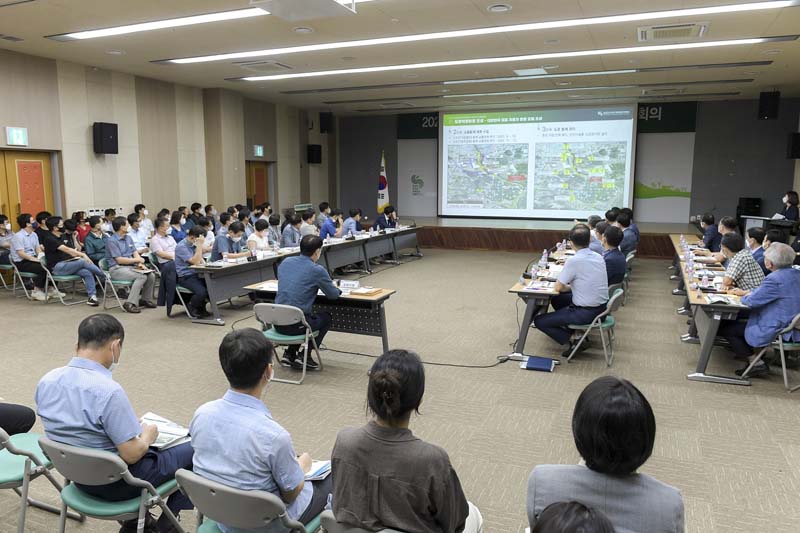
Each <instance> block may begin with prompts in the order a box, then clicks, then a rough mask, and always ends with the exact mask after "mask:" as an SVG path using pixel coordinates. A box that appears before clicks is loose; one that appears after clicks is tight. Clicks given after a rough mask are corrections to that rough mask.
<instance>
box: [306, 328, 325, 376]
mask: <svg viewBox="0 0 800 533" xmlns="http://www.w3.org/2000/svg"><path fill="white" fill-rule="evenodd" d="M309 339H310V340H311V346H313V347H314V352H315V353H316V354H317V362H318V363H319V369H320V371H322V354H320V353H319V347H318V346H317V339H316V338H315V337H314V335H313V334H311V335H310V336H309Z"/></svg>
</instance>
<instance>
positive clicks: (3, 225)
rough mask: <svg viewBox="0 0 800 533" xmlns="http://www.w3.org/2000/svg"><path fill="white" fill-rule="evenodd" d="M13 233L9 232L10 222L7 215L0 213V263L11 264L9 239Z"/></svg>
mask: <svg viewBox="0 0 800 533" xmlns="http://www.w3.org/2000/svg"><path fill="white" fill-rule="evenodd" d="M13 238H14V234H13V233H12V232H11V222H9V221H8V217H7V216H5V215H0V265H10V264H11V259H10V257H11V239H13Z"/></svg>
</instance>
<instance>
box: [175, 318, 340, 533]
mask: <svg viewBox="0 0 800 533" xmlns="http://www.w3.org/2000/svg"><path fill="white" fill-rule="evenodd" d="M274 351H275V350H274V348H273V346H272V344H271V343H270V342H269V341H268V340H267V339H265V338H264V335H263V334H262V333H261V332H260V331H258V330H256V329H253V328H245V329H238V330H235V331H231V332H230V333H228V334H227V335H226V336H225V338H223V339H222V342H221V343H220V346H219V362H220V366H222V371H223V372H224V373H225V377H226V378H227V379H228V384H229V389H228V391H227V392H226V393H225V395H224V396H223V397H222V398H221V399H219V400H214V401H211V402H208V403H206V404H204V405H202V406H200V407H199V408H198V409H197V411H196V412H195V414H194V418H193V419H192V423H191V425H190V426H189V432H190V433H191V435H192V448H194V459H193V461H194V468H193V470H194V472H195V473H197V474H198V475H200V476H202V477H204V478H206V479H210V480H212V481H216V482H218V483H222V484H224V485H227V486H229V487H233V488H237V489H240V490H247V491H250V490H263V491H267V492H271V493H272V494H274V495H276V496H277V497H279V498H281V500H282V501H283V502H285V503H286V513H287V514H288V516H289V518H290V519H292V520H297V521H299V522H301V523H303V524H307V523H308V522H310V521H311V520H312V519H313V518H314V517H316V516H317V515H319V513H321V512H322V510H323V509H324V508H325V505H326V504H327V503H328V495H329V494H330V492H331V481H332V476H328V477H327V478H325V479H324V480H321V481H306V480H305V474H306V473H308V472H309V471H310V470H311V464H312V461H311V456H310V455H309V454H308V453H303V454H300V455H298V454H297V453H295V449H294V445H293V444H292V437H291V435H290V434H289V432H288V431H286V429H284V428H283V426H281V425H280V424H279V423H278V422H276V421H275V419H274V418H273V416H272V413H270V411H269V409H268V408H267V406H266V405H264V402H263V400H262V397H263V396H264V391H265V390H266V387H267V384H268V383H269V381H270V380H271V379H272V377H273V374H274V370H273V364H274V363H273V357H274V355H273V354H274ZM231 437H234V438H231ZM220 450H224V453H220ZM219 526H220V529H221V530H222V531H225V532H228V531H231V528H229V527H228V526H226V525H225V524H219ZM269 530H271V528H269ZM281 530H282V529H281ZM235 531H241V530H238V529H236V530H235ZM258 531H262V529H259V530H258Z"/></svg>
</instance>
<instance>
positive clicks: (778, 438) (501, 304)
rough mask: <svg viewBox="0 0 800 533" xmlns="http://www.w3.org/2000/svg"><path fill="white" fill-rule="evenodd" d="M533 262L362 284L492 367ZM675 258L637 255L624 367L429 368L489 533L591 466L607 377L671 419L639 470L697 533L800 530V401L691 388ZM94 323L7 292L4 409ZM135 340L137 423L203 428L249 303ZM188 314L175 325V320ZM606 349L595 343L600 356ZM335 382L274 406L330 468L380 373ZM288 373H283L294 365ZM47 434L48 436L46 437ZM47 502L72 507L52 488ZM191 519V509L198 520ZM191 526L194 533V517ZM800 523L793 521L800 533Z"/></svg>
mask: <svg viewBox="0 0 800 533" xmlns="http://www.w3.org/2000/svg"><path fill="white" fill-rule="evenodd" d="M528 259H529V257H527V256H525V255H523V254H512V253H490V252H461V251H439V250H426V251H425V257H424V258H423V259H421V260H416V261H412V262H410V263H408V264H405V265H402V266H399V267H393V268H392V267H379V269H382V270H381V271H380V272H378V273H376V274H374V275H373V276H371V277H369V278H366V279H365V283H368V284H370V285H374V286H380V287H390V288H394V289H397V291H398V292H397V294H396V295H394V296H393V297H392V298H391V299H390V300H389V302H388V304H387V308H386V315H387V318H388V320H389V339H390V345H391V346H392V347H395V348H409V349H413V350H416V351H417V352H418V353H419V354H420V355H421V357H422V358H423V359H424V360H425V361H430V362H438V363H454V364H464V365H487V364H491V363H493V362H494V361H495V358H496V357H497V356H499V355H503V354H507V353H509V351H510V343H511V342H512V341H513V340H514V339H515V337H516V333H517V317H518V316H519V317H521V315H522V306H520V307H519V309H515V305H516V299H515V298H514V297H513V296H512V295H510V294H508V293H507V292H506V291H507V289H508V287H510V286H511V285H512V284H513V283H514V282H515V281H516V280H517V278H518V276H519V273H520V271H521V270H522V269H523V267H524V265H525V264H526V263H527V261H528ZM666 267H667V262H665V261H648V260H639V261H638V262H637V264H636V266H635V271H634V276H633V280H632V282H631V292H630V296H629V298H628V304H627V306H626V307H624V308H623V309H622V310H621V311H620V312H619V314H618V315H617V318H618V323H619V325H618V328H617V343H616V348H617V351H616V359H615V362H614V366H613V368H610V369H608V368H606V366H605V364H604V362H603V357H602V352H598V351H597V350H591V351H587V352H585V353H584V354H581V355H579V356H578V357H577V358H576V360H575V361H574V362H573V363H571V364H569V365H567V364H564V365H561V366H560V367H558V368H557V370H556V372H555V373H553V374H545V373H538V372H528V371H524V370H521V369H519V368H518V366H517V364H515V363H513V362H509V363H505V364H503V365H500V366H497V367H495V368H488V369H468V368H452V367H443V366H428V367H427V368H426V370H427V390H426V395H425V400H424V402H423V405H422V409H421V411H422V414H421V416H419V417H416V418H414V419H413V421H412V429H413V430H414V431H415V432H416V433H417V434H418V435H419V436H421V437H422V438H424V439H426V440H429V441H431V442H434V443H437V444H439V445H441V446H443V447H444V448H445V449H446V450H447V451H448V452H449V454H450V457H451V460H452V462H453V465H454V466H455V469H456V471H457V472H458V474H459V476H460V478H461V481H462V483H463V485H464V488H465V491H466V493H467V496H468V497H469V499H470V500H472V501H473V502H474V503H476V504H477V505H478V506H479V507H480V509H481V511H482V513H483V515H484V518H485V531H486V532H487V533H489V532H492V533H494V532H521V531H523V530H524V528H525V526H526V523H525V522H526V519H525V490H526V480H527V477H528V474H529V472H530V470H531V468H533V466H534V465H536V464H542V463H576V462H577V461H578V460H579V457H578V454H577V452H576V451H575V447H574V445H573V442H572V435H571V429H570V417H571V413H572V408H573V405H574V403H575V399H576V398H577V395H578V394H579V392H580V391H581V390H582V388H583V387H584V386H585V385H586V384H587V383H589V382H590V381H591V380H592V379H593V378H594V377H596V376H599V375H603V374H607V373H610V374H616V375H619V376H623V377H625V378H627V379H630V380H632V381H633V382H634V383H635V384H636V385H637V386H639V387H640V388H641V389H642V390H643V392H644V393H645V395H646V396H647V397H648V399H649V400H650V402H651V404H652V405H653V408H654V409H655V412H656V418H657V421H658V436H657V442H656V447H655V451H654V453H653V457H652V458H651V459H650V461H648V463H647V464H646V465H645V466H644V468H643V469H642V470H643V471H644V472H646V473H649V474H652V475H654V476H656V477H657V478H658V479H660V480H662V481H664V482H666V483H670V484H672V485H675V486H677V487H678V488H680V489H681V490H682V491H683V495H684V499H685V502H686V523H687V531H689V532H698V533H699V532H703V533H706V532H720V533H721V532H737V531H741V532H745V531H746V532H754V531H759V532H776V533H777V532H787V533H788V532H795V531H797V530H798V526H797V523H798V519H800V411H799V410H798V409H797V405H798V403H797V402H798V401H800V393H796V394H794V395H789V394H787V393H786V392H785V391H784V389H783V385H782V382H781V379H780V376H779V374H777V373H773V375H772V376H771V377H769V378H768V379H758V380H756V381H755V383H754V386H752V387H734V386H724V385H714V384H707V383H695V382H689V381H687V380H686V374H687V373H689V372H691V371H692V370H693V369H694V367H695V365H696V363H697V354H698V351H699V347H698V346H694V345H683V344H681V343H680V342H678V337H679V335H680V334H681V333H683V332H685V329H686V326H685V317H679V316H677V315H676V314H675V308H676V307H677V306H679V305H680V304H681V299H680V298H677V297H673V296H671V295H669V291H670V289H671V288H672V287H673V284H672V283H670V282H669V281H667V278H668V272H667V269H666ZM92 312H94V310H93V309H91V308H89V307H85V306H77V307H73V308H69V309H67V308H63V307H61V306H60V305H59V304H50V305H47V306H45V305H43V304H41V303H30V302H27V301H23V300H15V299H14V298H13V297H12V296H11V294H10V293H6V292H2V293H0V331H2V343H0V346H1V348H0V350H1V351H2V366H3V370H2V371H1V372H0V396H2V397H3V398H5V399H6V400H8V401H14V402H19V403H23V404H28V405H32V403H33V392H34V390H35V387H36V383H37V381H38V380H39V378H40V377H41V376H42V375H43V374H44V373H45V372H46V371H48V370H50V369H51V368H54V367H57V366H61V365H63V364H65V363H66V361H67V360H68V359H69V357H70V356H71V355H72V352H73V346H74V343H75V337H76V333H75V332H76V328H77V325H78V323H79V322H80V320H81V319H82V318H83V317H85V316H87V315H89V314H91V313H92ZM111 312H112V313H114V315H115V316H116V317H118V318H119V319H120V320H121V321H122V322H123V324H124V325H125V327H126V339H125V345H124V349H123V358H122V364H121V366H120V367H119V369H118V370H116V371H115V374H114V375H115V378H116V379H117V380H118V381H119V382H120V383H121V384H122V385H123V386H124V387H125V389H126V390H127V392H128V395H129V397H130V399H131V401H132V403H133V405H134V408H135V409H136V411H137V412H138V413H144V412H145V411H147V410H152V411H155V412H157V413H159V414H162V415H164V416H167V417H169V418H172V419H174V420H176V421H178V422H182V423H188V422H189V420H190V419H191V416H192V413H193V412H194V410H195V409H196V408H197V407H198V406H199V405H200V404H202V403H203V402H206V401H208V400H212V399H215V398H217V397H219V396H220V395H222V394H223V393H224V391H225V389H226V382H225V379H224V376H223V375H222V372H221V370H220V368H219V364H218V361H217V354H216V348H217V346H218V343H219V341H220V339H221V338H222V336H223V335H224V334H225V333H226V332H227V331H229V330H230V327H231V324H233V322H234V320H236V319H240V318H242V319H246V320H244V321H242V322H241V323H239V324H237V326H236V327H248V326H254V325H255V322H254V321H253V320H250V319H247V317H248V316H249V315H250V311H249V310H248V308H241V309H237V310H232V309H228V308H224V314H225V318H226V320H227V325H226V326H225V327H213V326H199V325H192V324H191V323H189V322H188V321H187V320H186V318H185V316H182V315H179V316H176V318H173V319H171V320H170V319H166V318H165V317H164V311H163V309H159V310H152V311H150V310H145V311H143V312H142V314H141V315H128V314H124V313H122V312H120V311H119V310H114V311H111ZM176 315H177V313H176ZM326 344H327V347H328V348H331V349H336V350H343V351H349V352H361V353H366V354H378V353H379V351H380V348H381V344H380V339H378V338H374V337H358V336H352V335H346V334H340V333H331V334H330V335H329V337H328V338H327V339H326ZM595 345H596V346H598V343H595ZM557 348H558V347H557V346H555V345H554V344H553V343H552V342H550V341H549V340H548V339H546V338H544V336H543V335H541V334H540V333H538V332H536V331H531V334H530V335H529V337H528V345H527V347H526V353H535V354H546V355H555V354H556V353H557ZM323 356H324V357H325V365H326V366H325V370H324V371H323V372H322V373H318V374H313V375H310V376H309V377H308V379H307V381H306V383H305V384H303V385H302V386H300V387H297V386H292V385H283V384H273V385H272V386H271V387H270V389H269V390H268V392H267V395H266V401H267V404H268V405H269V407H270V409H271V410H272V413H273V415H274V416H275V417H276V419H277V420H278V421H279V422H280V423H281V424H283V426H284V427H286V428H287V429H288V430H289V432H290V433H291V434H292V437H293V439H294V443H295V446H296V448H297V450H298V451H300V452H302V451H308V452H310V453H311V454H312V455H313V456H315V457H320V458H323V457H327V455H328V454H329V453H330V450H331V447H332V446H333V442H334V439H335V436H336V433H337V431H338V430H339V429H340V428H342V427H343V426H347V425H358V424H362V423H364V422H365V420H366V411H365V408H366V405H365V390H366V383H367V370H368V369H369V366H370V364H371V360H370V359H368V358H366V357H363V356H356V355H345V354H340V353H332V352H331V351H328V352H323ZM738 366H739V363H736V362H734V361H733V360H732V359H730V358H729V357H728V356H727V355H726V353H725V352H724V350H722V349H716V351H715V352H714V355H713V357H712V363H711V370H712V371H715V372H721V373H729V374H731V373H732V372H733V370H734V369H735V368H737V367H738ZM279 371H280V370H279ZM35 430H39V431H40V430H41V425H40V424H37V426H36V427H35ZM32 493H33V495H34V496H37V497H40V498H43V499H45V500H48V501H51V502H55V501H57V495H56V493H55V492H54V491H53V490H52V489H51V488H50V487H49V486H48V485H47V483H46V481H45V480H43V479H41V480H37V481H36V482H35V483H34V484H33V488H32ZM18 503H19V502H18V499H17V497H16V496H15V495H14V494H13V493H12V492H11V491H0V532H1V533H6V532H13V531H16V527H17V525H16V524H17V511H18ZM185 514H186V513H185ZM28 520H29V522H28V527H27V530H28V531H31V532H42V533H45V532H47V533H49V532H52V531H55V530H56V527H57V519H56V517H55V516H52V515H49V514H47V513H45V512H42V511H39V510H36V509H31V510H29V512H28ZM183 522H184V524H186V525H187V526H189V529H191V530H194V527H193V525H194V522H193V518H192V517H191V516H185V517H184V518H183ZM793 524H794V525H793ZM116 529H117V528H116V527H114V525H112V524H110V523H107V522H100V521H96V520H90V521H88V522H87V523H86V524H83V525H80V524H76V523H73V522H70V523H69V524H68V531H92V532H95V531H116Z"/></svg>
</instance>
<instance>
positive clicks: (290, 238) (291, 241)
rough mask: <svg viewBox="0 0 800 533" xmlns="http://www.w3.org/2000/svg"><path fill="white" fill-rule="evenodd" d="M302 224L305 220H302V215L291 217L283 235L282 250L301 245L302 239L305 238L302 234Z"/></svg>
mask: <svg viewBox="0 0 800 533" xmlns="http://www.w3.org/2000/svg"><path fill="white" fill-rule="evenodd" d="M302 223H303V219H301V218H300V215H297V214H294V215H291V217H289V223H288V224H286V226H284V228H283V233H282V234H281V248H287V247H291V246H299V245H300V239H302V238H303V236H302V235H301V234H300V226H301V225H302Z"/></svg>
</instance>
